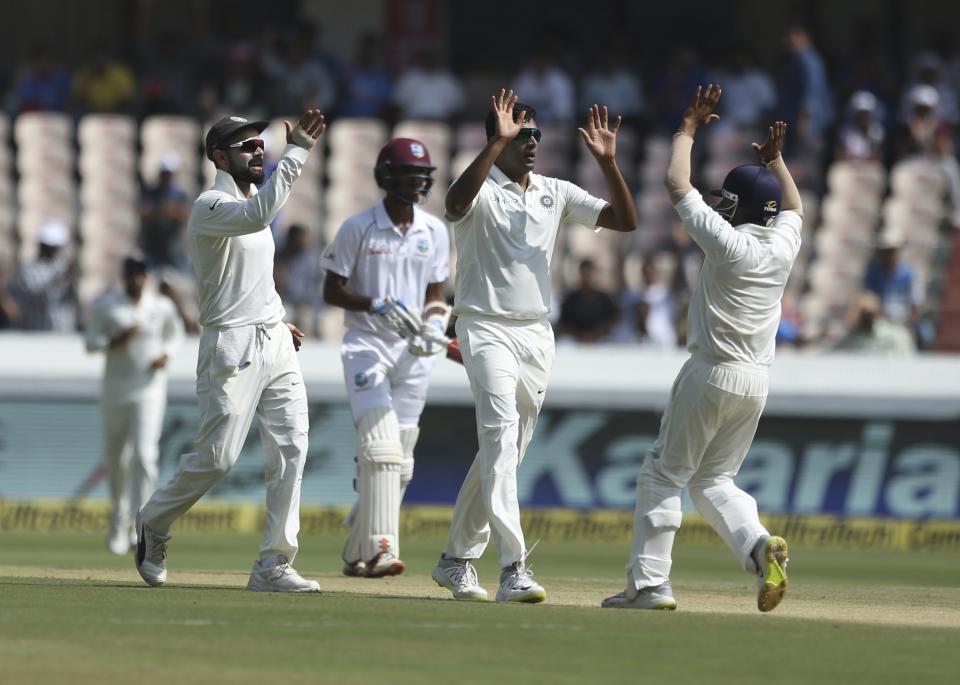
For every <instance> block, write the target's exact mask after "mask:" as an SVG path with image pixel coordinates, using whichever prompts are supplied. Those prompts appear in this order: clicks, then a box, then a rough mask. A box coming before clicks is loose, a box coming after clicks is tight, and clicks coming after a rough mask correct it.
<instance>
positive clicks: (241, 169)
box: [230, 162, 263, 184]
mask: <svg viewBox="0 0 960 685" xmlns="http://www.w3.org/2000/svg"><path fill="white" fill-rule="evenodd" d="M230 175H231V176H233V180H234V181H236V182H237V183H257V184H259V183H262V182H263V166H262V163H261V166H259V167H257V168H256V169H253V168H251V167H250V163H249V162H248V163H247V164H241V163H237V164H234V163H231V164H230Z"/></svg>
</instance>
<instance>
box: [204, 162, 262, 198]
mask: <svg viewBox="0 0 960 685" xmlns="http://www.w3.org/2000/svg"><path fill="white" fill-rule="evenodd" d="M250 189H251V190H252V191H253V195H256V194H257V185H256V184H255V183H251V184H250ZM212 190H220V191H223V192H224V193H227V194H228V195H232V196H233V197H235V198H237V199H238V200H249V199H250V198H248V197H247V196H246V195H244V194H243V193H241V192H240V188H239V187H238V186H237V182H236V181H234V180H233V176H231V175H230V174H228V173H227V172H226V171H224V170H223V169H217V175H216V176H215V177H214V179H213V188H212ZM251 197H252V195H251Z"/></svg>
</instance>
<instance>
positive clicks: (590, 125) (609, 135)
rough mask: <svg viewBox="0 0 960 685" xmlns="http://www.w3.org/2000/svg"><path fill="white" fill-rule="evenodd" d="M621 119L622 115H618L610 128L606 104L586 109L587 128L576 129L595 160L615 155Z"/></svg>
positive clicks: (612, 157) (611, 157)
mask: <svg viewBox="0 0 960 685" xmlns="http://www.w3.org/2000/svg"><path fill="white" fill-rule="evenodd" d="M621 121H623V117H620V116H618V117H617V120H616V121H615V122H613V128H610V126H609V123H610V121H609V114H608V113H607V106H606V105H604V106H603V107H598V106H597V105H592V106H591V107H590V109H588V110H587V128H586V129H583V128H578V129H577V131H579V132H580V137H581V138H583V142H584V144H585V145H586V146H587V149H588V150H589V151H590V154H592V155H593V156H594V157H596V158H597V161H601V160H605V159H614V158H615V157H616V155H617V131H619V130H620V122H621Z"/></svg>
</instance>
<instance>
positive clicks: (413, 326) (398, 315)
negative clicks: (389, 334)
mask: <svg viewBox="0 0 960 685" xmlns="http://www.w3.org/2000/svg"><path fill="white" fill-rule="evenodd" d="M370 313H371V314H376V315H377V316H379V317H380V318H381V319H382V320H383V323H384V324H385V325H386V326H387V328H389V329H390V330H392V331H394V332H395V333H396V334H397V335H399V336H400V337H401V338H407V339H410V338H413V337H415V336H416V335H418V334H419V333H420V327H421V326H422V325H423V323H422V322H421V321H420V317H419V316H417V315H416V314H414V313H413V312H411V311H410V310H409V309H407V305H405V304H404V303H403V301H402V300H398V299H397V298H395V297H393V296H387V297H377V298H374V300H373V301H372V302H371V303H370Z"/></svg>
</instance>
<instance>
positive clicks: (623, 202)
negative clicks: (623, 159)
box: [577, 105, 637, 232]
mask: <svg viewBox="0 0 960 685" xmlns="http://www.w3.org/2000/svg"><path fill="white" fill-rule="evenodd" d="M622 120H623V119H622V117H620V116H618V117H617V119H616V121H614V122H613V126H610V115H609V113H608V112H607V107H606V105H604V106H603V107H599V106H597V105H592V106H591V107H590V109H589V110H587V128H585V129H584V128H578V129H577V131H579V133H580V137H581V138H583V143H584V145H586V146H587V150H589V151H590V154H592V155H593V157H594V159H596V160H597V164H599V165H600V169H601V170H602V171H603V177H604V179H606V181H607V187H608V188H609V189H610V204H608V205H607V206H606V207H604V208H603V209H602V210H601V211H600V216H598V217H597V226H602V227H603V228H611V229H613V230H615V231H624V232H626V231H633V230H635V229H636V228H637V208H636V207H635V206H634V204H633V196H632V195H631V194H630V189H629V188H627V182H626V181H625V180H623V174H621V173H620V168H619V167H618V166H617V131H619V130H620V122H621V121H622Z"/></svg>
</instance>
